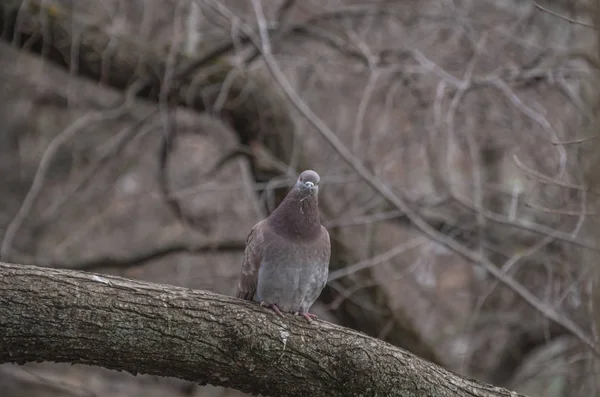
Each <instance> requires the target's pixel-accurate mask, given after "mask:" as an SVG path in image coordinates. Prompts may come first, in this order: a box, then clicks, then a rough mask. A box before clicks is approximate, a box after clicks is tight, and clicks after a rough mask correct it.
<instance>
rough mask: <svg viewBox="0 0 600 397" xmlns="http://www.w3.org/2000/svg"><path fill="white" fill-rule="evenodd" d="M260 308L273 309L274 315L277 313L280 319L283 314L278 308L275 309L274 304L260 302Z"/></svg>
mask: <svg viewBox="0 0 600 397" xmlns="http://www.w3.org/2000/svg"><path fill="white" fill-rule="evenodd" d="M260 306H266V307H269V308H271V309H273V311H274V312H275V313H277V314H278V315H280V316H281V317H283V313H281V310H279V307H277V305H276V304H274V303H267V302H265V301H262V302H260Z"/></svg>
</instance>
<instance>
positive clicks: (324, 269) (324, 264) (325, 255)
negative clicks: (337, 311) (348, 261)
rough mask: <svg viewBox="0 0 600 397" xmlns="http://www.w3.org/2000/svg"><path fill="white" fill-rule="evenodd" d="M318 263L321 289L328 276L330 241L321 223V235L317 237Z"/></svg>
mask: <svg viewBox="0 0 600 397" xmlns="http://www.w3.org/2000/svg"><path fill="white" fill-rule="evenodd" d="M318 244H319V259H320V260H319V265H320V272H321V273H320V277H321V286H320V287H321V289H320V291H319V293H320V292H321V290H323V288H325V285H326V284H327V278H328V277H329V261H330V259H331V241H330V240H329V232H328V231H327V229H326V228H325V226H323V225H321V237H319V243H318Z"/></svg>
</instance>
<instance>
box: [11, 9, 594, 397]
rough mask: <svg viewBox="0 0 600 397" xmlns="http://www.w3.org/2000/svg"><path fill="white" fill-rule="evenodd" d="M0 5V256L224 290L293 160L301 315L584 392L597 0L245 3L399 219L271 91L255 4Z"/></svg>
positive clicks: (63, 388)
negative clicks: (317, 280) (322, 281)
mask: <svg viewBox="0 0 600 397" xmlns="http://www.w3.org/2000/svg"><path fill="white" fill-rule="evenodd" d="M0 4H1V7H0V13H1V15H0V16H1V18H0V25H1V28H2V29H1V31H2V40H1V41H0V70H1V72H0V84H1V87H2V92H3V94H4V95H2V96H1V97H0V117H1V123H0V130H1V131H0V178H1V180H2V182H3V183H0V189H1V190H0V203H1V204H0V232H1V233H0V237H1V238H2V246H1V251H0V258H1V259H2V260H5V261H10V262H15V263H27V264H36V265H39V266H57V265H56V264H61V266H67V267H69V268H72V269H82V270H90V271H94V272H100V273H107V274H117V275H124V276H127V277H132V278H139V279H144V280H149V281H156V282H162V283H170V284H174V285H180V286H185V287H190V288H197V289H207V290H211V291H215V292H219V293H223V294H228V295H231V294H233V293H234V290H235V284H236V282H237V277H238V273H239V267H240V264H241V256H242V253H243V249H244V242H245V238H246V234H247V232H248V231H249V230H250V227H251V226H252V225H253V224H254V223H255V222H256V221H258V220H259V219H262V218H263V217H264V216H266V214H268V213H269V212H270V211H272V210H273V209H274V208H275V206H276V205H277V204H278V202H279V200H281V198H282V196H283V195H284V194H285V192H286V191H287V189H289V187H290V186H291V184H292V183H293V181H294V179H295V177H296V175H297V172H299V171H300V170H302V169H307V168H311V169H315V170H317V171H318V172H319V173H320V174H321V176H322V180H323V188H322V189H321V197H320V200H321V208H322V210H323V214H322V219H323V222H324V224H325V225H326V226H327V227H328V229H329V230H330V234H331V237H332V243H333V249H334V252H333V258H332V263H331V280H330V282H329V284H328V287H327V289H326V291H325V292H324V293H323V295H322V296H321V298H320V300H319V302H318V305H317V306H318V307H316V308H315V312H316V313H317V314H319V315H320V316H321V318H324V319H326V320H328V321H331V322H335V323H338V324H341V325H344V326H348V327H351V328H354V329H358V330H360V331H362V332H365V333H367V334H369V335H372V336H375V337H378V338H381V339H383V340H386V341H388V342H390V343H392V344H394V345H397V346H400V347H403V348H405V349H408V350H410V351H412V352H414V353H415V354H418V355H419V356H421V357H424V358H426V359H428V360H430V361H433V362H435V363H438V364H441V365H443V366H445V367H447V368H449V369H451V370H453V371H456V372H458V373H461V374H463V375H467V376H471V377H476V378H478V379H481V380H484V381H487V382H491V383H494V384H497V385H500V386H505V387H508V388H511V389H514V390H517V391H519V392H522V393H524V394H527V395H529V396H552V397H553V396H557V397H558V396H568V397H577V396H582V397H584V396H585V397H587V396H594V395H599V394H600V393H599V387H600V377H599V375H598V374H599V372H598V362H597V360H596V359H594V356H593V354H592V350H591V347H590V345H593V344H594V343H596V342H595V341H597V339H598V338H597V329H598V327H600V311H599V309H598V307H597V304H596V305H595V303H596V302H600V300H599V299H600V296H598V288H594V286H595V284H596V283H597V282H598V280H600V271H598V269H597V264H598V252H599V250H600V244H598V243H597V240H598V239H597V238H596V236H597V235H598V232H599V230H598V226H597V214H598V213H597V211H598V208H597V195H598V192H599V191H600V187H599V186H598V185H599V183H600V180H599V179H598V178H599V177H600V173H599V172H598V170H599V169H600V168H599V167H600V166H599V165H598V156H597V153H598V152H599V151H598V148H599V147H598V145H599V143H598V139H596V138H597V137H598V120H597V118H598V114H597V113H598V112H597V109H598V101H599V96H598V93H599V92H600V90H599V86H598V82H599V79H598V65H599V64H598V61H597V59H598V54H599V53H600V51H599V50H598V45H599V44H598V43H600V40H599V38H598V36H597V35H598V29H597V28H596V27H597V26H600V21H599V19H600V13H599V11H598V7H599V5H598V4H597V2H593V1H585V0H579V1H559V0H553V1H549V0H545V1H544V2H533V1H529V0H503V1H491V0H480V1H468V0H464V1H463V0H424V1H419V2H403V1H384V0H381V1H369V2H360V1H351V0H331V1H314V0H306V1H304V0H303V1H293V0H285V1H274V0H273V1H263V2H262V8H263V9H264V16H265V18H264V19H263V20H262V21H261V20H260V18H258V21H261V22H262V24H263V26H265V27H266V28H267V32H268V35H269V37H270V42H271V45H272V53H273V58H272V60H273V61H274V62H276V65H277V67H278V68H280V69H281V70H282V71H283V75H284V78H285V79H286V81H287V82H288V83H289V84H290V85H291V87H292V89H293V90H295V92H297V93H298V95H299V98H300V100H301V101H303V103H304V104H306V105H307V106H308V108H309V109H311V111H312V112H313V113H314V114H315V115H316V117H318V118H320V119H321V120H323V121H324V122H325V123H326V125H327V126H328V127H329V128H330V129H331V130H333V131H334V133H335V135H336V136H337V138H339V139H340V140H341V142H343V144H344V145H345V147H346V148H348V149H349V153H350V154H351V155H352V156H353V158H354V160H355V161H356V162H358V163H360V164H361V165H362V166H364V167H366V168H365V169H366V170H367V171H368V172H369V173H371V174H373V175H374V176H375V177H376V178H377V180H378V181H381V182H382V183H383V184H384V185H385V187H386V188H387V189H390V190H391V191H392V192H393V194H395V195H396V196H397V197H399V198H401V199H402V200H403V201H404V202H405V203H406V204H407V206H408V208H409V209H410V213H411V214H412V215H410V214H409V215H410V216H407V213H405V212H404V211H402V210H400V209H398V207H397V206H395V205H392V204H390V203H389V200H386V199H385V198H384V197H383V196H382V194H381V192H380V191H377V190H376V189H373V187H372V186H371V185H370V184H369V183H368V181H366V180H365V179H364V177H363V176H361V175H360V174H359V173H357V172H356V170H355V169H354V168H352V167H351V166H349V165H348V164H347V162H345V161H344V160H343V158H342V157H343V156H341V155H340V151H339V150H336V149H335V148H334V147H332V146H331V145H328V144H326V143H327V141H326V140H325V139H324V136H323V133H322V131H320V130H319V129H318V128H315V124H314V119H313V120H310V119H309V118H307V117H306V114H303V113H302V112H301V111H298V110H299V104H298V103H292V102H290V101H289V100H288V96H287V95H286V93H285V91H284V90H283V89H282V85H281V81H280V80H278V79H275V78H273V76H272V68H269V67H267V66H268V65H266V64H265V57H264V56H263V54H262V50H263V49H264V48H263V47H261V46H262V45H264V42H263V41H261V38H260V37H259V35H258V28H257V26H258V24H257V13H256V9H255V7H253V5H256V4H255V3H253V2H250V1H247V2H241V1H235V0H227V1H225V0H223V1H217V0H179V1H173V0H165V1H151V0H127V1H125V0H107V1H104V2H93V1H89V0H77V1H68V0H26V1H25V0H23V1H19V0H3V1H2V2H1V3H0ZM259 17H260V15H259ZM300 105H302V104H300ZM415 216H416V217H417V218H416V219H417V220H418V221H420V222H423V223H424V224H425V225H428V227H430V228H432V230H433V231H434V232H435V233H436V236H438V237H439V236H441V237H443V238H445V239H452V241H453V244H458V245H459V247H461V248H460V249H461V250H462V251H461V252H457V250H456V249H453V247H452V246H448V244H442V243H441V242H442V240H441V239H440V238H431V236H426V235H423V233H421V230H419V229H421V228H420V227H415V225H416V223H415ZM465 252H467V253H468V255H466V257H465ZM469 258H470V259H469ZM473 258H480V259H481V260H472V259H473ZM484 264H490V265H492V266H494V267H495V268H496V269H500V271H498V272H496V273H495V275H494V273H490V272H489V271H486V270H485V269H484V268H485V266H483V267H482V265H484ZM488 270H489V269H488ZM498 274H501V275H504V276H502V277H504V280H503V281H504V282H500V281H499V277H498ZM506 280H508V281H509V282H508V283H507V282H506ZM515 286H516V287H515ZM523 291H525V293H524V292H523ZM524 297H526V298H527V297H530V299H529V302H527V299H524ZM532 299H533V301H534V302H535V304H534V305H532V304H531V303H532ZM598 349H600V348H598ZM0 390H6V391H7V392H6V393H3V395H6V396H11V397H12V396H14V397H17V396H40V397H42V396H44V397H46V396H64V395H94V396H109V395H110V396H135V395H144V396H152V395H157V396H177V395H188V396H189V395H194V396H205V395H208V396H234V395H240V393H237V392H234V391H231V390H225V389H221V388H212V387H196V386H194V385H192V384H189V383H187V382H182V381H175V380H165V379H157V378H154V377H150V376H138V377H133V376H130V375H127V374H122V373H115V372H111V371H107V370H101V369H98V368H88V367H83V366H66V365H56V364H35V365H33V364H31V365H26V366H13V365H2V366H0Z"/></svg>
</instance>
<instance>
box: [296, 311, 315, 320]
mask: <svg viewBox="0 0 600 397" xmlns="http://www.w3.org/2000/svg"><path fill="white" fill-rule="evenodd" d="M294 315H295V316H302V317H304V318H305V319H306V321H308V322H309V323H312V320H316V319H317V315H316V314H312V313H308V312H307V313H300V312H296V313H294Z"/></svg>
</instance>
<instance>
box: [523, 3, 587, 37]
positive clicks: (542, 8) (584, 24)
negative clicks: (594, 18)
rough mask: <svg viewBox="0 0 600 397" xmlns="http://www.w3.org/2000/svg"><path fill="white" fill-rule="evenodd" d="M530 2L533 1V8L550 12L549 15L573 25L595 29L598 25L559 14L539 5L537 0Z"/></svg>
mask: <svg viewBox="0 0 600 397" xmlns="http://www.w3.org/2000/svg"><path fill="white" fill-rule="evenodd" d="M531 2H532V3H533V5H534V6H535V8H537V9H538V10H541V11H544V12H546V13H548V14H550V15H554V16H555V17H558V18H560V19H563V20H565V21H567V22H569V23H572V24H575V25H581V26H585V27H586V28H592V29H596V30H598V26H596V25H594V24H591V23H587V22H581V21H577V20H575V19H572V18H569V17H566V16H564V15H562V14H559V13H558V12H554V11H552V10H550V9H548V8H546V7H544V6H542V5H540V4H539V3H538V2H537V1H535V0H531Z"/></svg>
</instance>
